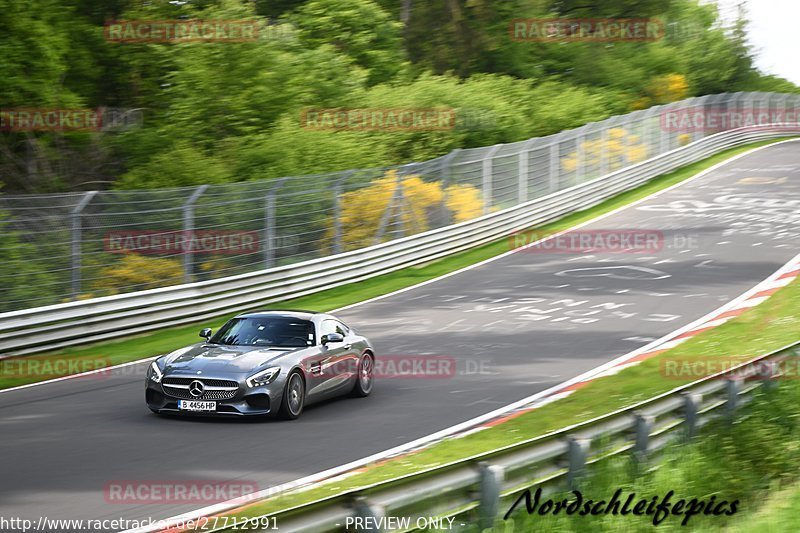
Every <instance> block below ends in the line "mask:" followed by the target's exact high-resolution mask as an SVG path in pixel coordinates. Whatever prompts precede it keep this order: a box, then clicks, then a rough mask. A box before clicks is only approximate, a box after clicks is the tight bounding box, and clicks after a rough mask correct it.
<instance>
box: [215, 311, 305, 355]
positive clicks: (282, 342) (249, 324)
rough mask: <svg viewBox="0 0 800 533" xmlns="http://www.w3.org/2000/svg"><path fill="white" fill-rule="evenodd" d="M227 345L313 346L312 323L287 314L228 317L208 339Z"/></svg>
mask: <svg viewBox="0 0 800 533" xmlns="http://www.w3.org/2000/svg"><path fill="white" fill-rule="evenodd" d="M209 342H211V343H213V344H225V345H228V346H277V347H284V348H300V347H303V346H313V345H314V342H315V340H314V324H313V323H312V322H311V321H309V320H300V319H297V318H291V317H249V318H234V319H232V320H229V321H228V322H227V323H226V324H225V325H224V326H222V329H220V330H219V331H218V332H217V333H216V334H215V335H214V336H213V337H212V338H211V340H210V341H209Z"/></svg>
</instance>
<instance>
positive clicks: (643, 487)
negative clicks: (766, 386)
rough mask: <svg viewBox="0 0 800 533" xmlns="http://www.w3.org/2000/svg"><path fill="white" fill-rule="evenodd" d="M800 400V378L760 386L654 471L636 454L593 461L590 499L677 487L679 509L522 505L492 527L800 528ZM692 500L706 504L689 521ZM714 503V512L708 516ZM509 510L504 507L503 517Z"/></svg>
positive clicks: (640, 495)
mask: <svg viewBox="0 0 800 533" xmlns="http://www.w3.org/2000/svg"><path fill="white" fill-rule="evenodd" d="M799 400H800V383H799V382H798V381H797V380H794V379H792V380H785V381H782V382H781V383H780V386H779V387H778V388H777V389H774V390H771V391H767V390H761V391H759V392H758V393H757V394H756V396H755V401H754V402H753V403H752V404H750V405H748V406H747V407H745V408H744V409H743V410H742V412H741V413H739V417H738V418H737V419H736V420H735V421H734V422H733V423H730V422H728V421H726V420H718V421H716V422H714V423H712V424H709V425H708V426H705V427H704V428H702V429H701V430H700V433H699V435H698V436H697V437H696V438H695V439H693V440H692V441H691V442H688V443H684V444H678V445H675V446H671V447H670V448H669V449H667V450H666V452H665V454H664V456H663V457H661V460H660V461H658V462H657V463H654V465H652V467H651V468H649V469H648V468H641V467H639V468H637V465H635V463H634V462H633V461H632V459H631V457H630V456H625V457H622V456H621V457H619V458H615V459H614V460H610V461H606V462H603V463H600V464H597V465H595V467H593V469H592V470H591V471H590V474H589V476H588V477H587V479H585V480H584V481H583V482H582V483H581V485H580V487H579V488H580V492H581V495H582V496H583V498H584V502H585V501H586V500H587V499H592V500H594V501H595V502H598V501H600V500H606V501H608V500H609V499H610V498H611V496H612V495H613V494H614V493H615V491H617V490H621V491H622V497H621V500H622V501H623V502H624V501H625V499H626V498H627V495H628V494H631V493H634V494H635V495H636V496H635V500H634V502H636V501H639V500H640V499H644V500H652V498H653V497H654V496H658V497H659V501H661V500H662V499H663V498H664V496H665V495H666V494H668V493H669V492H670V491H672V492H673V493H674V494H673V496H671V498H670V503H671V504H672V505H673V506H674V505H675V504H676V503H677V502H678V501H679V500H685V502H686V504H687V505H684V506H682V509H678V510H677V511H675V514H668V515H666V516H664V515H663V514H662V515H660V516H658V517H656V515H655V513H653V514H651V515H646V514H645V515H643V516H635V515H633V514H627V515H626V516H622V515H616V516H615V515H614V514H613V512H612V513H611V514H605V513H599V514H598V515H595V516H592V515H586V516H578V515H575V514H573V515H570V516H567V515H566V513H564V512H562V513H560V514H559V515H557V516H554V515H552V514H546V515H545V516H541V515H539V514H538V512H537V513H535V514H533V515H530V516H529V515H528V514H527V512H526V511H525V506H524V505H522V506H521V508H519V510H518V511H517V512H515V513H513V514H512V515H511V516H510V517H509V519H508V521H506V522H503V521H502V520H499V521H498V522H497V523H496V526H495V528H494V530H495V531H503V532H505V533H511V532H515V531H526V532H527V531H555V532H572V531H575V532H577V531H593V532H594V531H597V532H605V531H608V532H612V531H613V532H616V531H631V532H638V531H653V529H654V525H655V524H654V520H657V521H659V523H658V526H657V529H658V531H678V530H681V531H687V530H690V531H703V532H705V531H709V532H710V531H728V532H737V533H738V532H741V533H744V532H748V533H749V532H753V531H763V532H778V531H786V532H789V531H798V530H800V513H798V511H797V508H798V505H800V470H798V469H797V463H798V459H800V424H798V419H799V418H800V402H799ZM550 498H552V499H553V500H554V501H560V500H563V499H568V500H569V501H574V500H575V496H574V495H573V494H571V493H570V494H559V495H552V496H546V497H544V498H542V502H544V501H545V500H546V499H550ZM692 499H695V500H696V503H694V504H692V507H694V509H695V511H697V510H699V508H700V505H701V504H702V503H704V504H705V505H703V507H702V512H701V513H700V514H695V515H693V516H689V517H688V518H687V517H686V511H685V509H686V508H687V507H688V503H689V502H691V500H692ZM737 500H738V501H737ZM734 501H737V504H736V511H735V512H734V513H733V514H731V515H726V514H720V515H716V516H715V515H714V511H715V510H716V511H718V512H719V513H725V512H730V511H731V510H732V508H731V506H730V504H731V503H732V502H734ZM723 502H727V503H725V504H723ZM709 504H712V510H711V511H709V514H706V513H705V511H706V510H707V509H708V505H709ZM719 505H722V507H718V506H719ZM631 507H632V506H631ZM506 510H507V509H502V510H501V514H504V513H505V512H506ZM599 510H600V509H598V511H599ZM537 511H538V510H537ZM669 511H670V512H672V511H673V509H669ZM678 513H681V514H678ZM662 520H663V521H662ZM684 520H685V521H686V525H683V521H684Z"/></svg>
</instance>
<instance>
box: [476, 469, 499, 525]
mask: <svg viewBox="0 0 800 533" xmlns="http://www.w3.org/2000/svg"><path fill="white" fill-rule="evenodd" d="M478 470H479V472H480V475H481V480H480V488H481V494H480V505H479V506H478V516H479V521H480V529H481V531H482V530H484V529H488V528H491V527H492V526H493V525H494V521H495V519H496V518H497V512H498V510H499V508H500V490H501V489H502V485H503V477H504V475H505V472H504V470H503V467H502V466H497V465H490V464H488V463H485V462H480V463H478Z"/></svg>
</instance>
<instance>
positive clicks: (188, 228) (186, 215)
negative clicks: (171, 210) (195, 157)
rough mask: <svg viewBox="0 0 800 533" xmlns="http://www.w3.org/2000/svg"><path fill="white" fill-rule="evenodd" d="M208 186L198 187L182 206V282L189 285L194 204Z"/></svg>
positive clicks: (192, 250)
mask: <svg viewBox="0 0 800 533" xmlns="http://www.w3.org/2000/svg"><path fill="white" fill-rule="evenodd" d="M206 189H208V185H200V186H199V187H198V188H196V189H195V190H194V192H193V193H192V194H191V195H190V196H189V198H188V199H187V200H186V202H184V204H183V243H184V248H183V282H184V283H191V282H192V277H193V275H194V248H193V244H192V243H193V241H194V235H193V233H194V204H195V202H197V199H198V198H200V195H201V194H203V193H204V192H205V190H206Z"/></svg>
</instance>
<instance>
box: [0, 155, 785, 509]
mask: <svg viewBox="0 0 800 533" xmlns="http://www.w3.org/2000/svg"><path fill="white" fill-rule="evenodd" d="M799 222H800V143H797V142H791V143H785V144H781V145H778V146H773V147H770V148H766V149H764V150H761V151H759V152H757V153H755V154H752V155H749V156H746V157H744V158H740V159H738V160H736V161H734V162H732V163H730V164H727V165H725V166H723V167H721V168H719V169H717V170H715V171H713V172H711V173H710V174H707V175H706V176H704V177H702V178H699V179H696V180H693V181H691V182H688V183H686V184H684V185H681V186H679V187H677V188H673V189H671V190H668V191H665V192H663V193H661V194H659V195H658V196H656V197H652V198H649V199H648V200H646V201H645V202H642V203H639V204H637V205H635V206H631V207H628V208H625V209H624V210H621V211H618V212H616V213H615V214H613V215H611V216H609V217H606V218H604V219H602V220H599V221H597V222H595V223H593V224H591V225H589V226H586V227H584V228H582V230H581V231H586V230H590V229H592V230H597V229H604V230H655V231H660V232H663V241H662V242H661V244H660V245H659V247H661V249H660V250H655V251H652V252H647V253H583V254H581V253H552V252H551V253H546V252H544V251H541V250H540V251H538V252H532V251H523V252H518V253H514V254H510V255H507V256H505V257H503V258H501V259H498V260H496V261H492V262H489V263H486V264H484V265H481V266H479V267H476V268H473V269H470V270H467V271H465V272H463V273H460V274H458V275H455V276H450V277H446V278H444V279H442V280H440V281H437V282H435V283H430V284H427V285H423V286H421V287H418V288H415V289H413V290H409V291H404V292H401V293H398V294H395V295H392V296H389V297H387V298H383V299H379V300H376V301H373V302H370V303H367V304H364V305H359V306H355V307H352V308H350V309H347V310H345V311H342V312H341V313H339V315H340V316H341V317H342V318H343V319H344V320H345V321H346V322H348V323H350V324H352V325H353V326H354V327H356V328H357V329H358V330H359V331H360V332H361V333H364V334H366V335H368V336H370V337H371V338H372V339H373V341H374V343H375V345H376V347H377V349H378V353H379V356H380V355H396V356H399V357H407V356H446V357H452V358H454V359H455V361H456V371H455V372H452V373H447V374H446V375H440V376H434V377H428V378H426V379H420V378H394V379H389V378H383V379H378V381H377V383H376V389H375V391H374V394H373V396H372V397H370V398H368V399H343V400H339V401H334V402H331V403H327V404H323V405H320V406H315V407H311V408H309V409H307V411H306V412H305V414H304V415H303V417H302V418H301V419H300V420H298V421H294V422H271V421H266V422H261V421H256V422H252V421H239V420H221V421H217V420H210V421H209V420H203V419H172V418H160V417H157V416H155V415H153V414H151V413H150V411H148V409H147V408H146V406H145V405H144V401H143V399H144V398H143V396H144V394H143V393H144V385H143V375H144V369H145V365H142V364H138V365H134V366H131V367H127V368H124V369H121V370H119V371H116V372H114V373H113V374H112V375H101V376H99V377H95V378H82V379H72V380H66V381H62V382H58V383H53V384H47V385H42V386H35V387H31V388H27V389H23V390H18V391H11V392H7V393H2V394H0V435H2V438H1V439H0V467H1V469H0V471H1V472H2V483H0V515H1V516H5V517H24V518H31V519H37V518H38V517H39V516H42V515H44V516H47V517H49V518H109V519H112V518H119V517H127V518H138V519H141V518H146V517H153V518H166V517H168V516H172V515H175V514H178V513H180V512H184V511H187V510H190V509H193V508H199V507H203V506H205V505H208V504H209V503H210V502H207V503H197V504H191V505H186V504H184V505H164V504H135V505H132V504H108V503H106V501H105V499H104V487H105V486H106V485H107V484H109V483H111V482H115V481H117V482H125V481H140V480H173V481H174V480H231V479H237V480H246V481H251V482H254V483H257V484H258V487H259V488H261V489H265V488H268V487H271V486H275V485H278V484H280V483H284V482H287V481H291V480H293V479H297V478H299V477H302V476H305V475H308V474H312V473H315V472H318V471H321V470H325V469H328V468H331V467H334V466H338V465H341V464H344V463H346V462H349V461H353V460H356V459H358V458H361V457H364V456H366V455H369V454H373V453H376V452H379V451H382V450H385V449H388V448H391V447H393V446H397V445H400V444H403V443H405V442H408V441H411V440H413V439H417V438H419V437H422V436H424V435H427V434H430V433H432V432H434V431H437V430H441V429H444V428H446V427H449V426H451V425H454V424H457V423H459V422H462V421H465V420H467V419H470V418H472V417H475V416H478V415H481V414H484V413H486V412H488V411H491V410H494V409H496V408H499V407H501V406H503V405H506V404H508V403H511V402H513V401H515V400H518V399H520V398H523V397H526V396H529V395H531V394H534V393H536V392H537V391H541V390H544V389H546V388H549V387H551V386H554V385H556V384H558V383H560V382H563V381H565V380H567V379H569V378H572V377H574V376H577V375H578V374H581V373H583V372H585V371H587V370H590V369H592V368H594V367H596V366H598V365H600V364H602V363H605V362H607V361H609V360H611V359H613V358H615V357H617V356H619V355H622V354H624V353H627V352H629V351H631V350H634V349H636V348H639V347H641V346H643V345H644V344H647V343H648V342H650V341H652V340H654V339H656V338H658V337H661V336H662V335H665V334H667V333H669V332H671V331H673V330H675V329H678V328H680V327H681V326H684V325H686V324H688V323H690V322H692V321H694V320H696V319H697V318H699V317H701V316H703V315H705V314H707V313H709V312H711V311H713V310H714V309H716V308H717V307H719V306H721V305H722V304H724V303H726V302H728V301H730V300H731V299H733V298H734V297H736V296H738V295H739V294H741V293H742V292H744V291H745V290H747V289H749V288H751V287H752V286H754V285H755V284H756V283H758V282H759V281H761V280H762V279H764V278H765V277H767V276H768V275H769V274H771V273H772V272H774V271H775V270H776V269H778V268H779V267H780V266H782V265H783V264H784V263H785V262H787V261H788V260H789V259H791V258H792V257H793V256H794V255H795V254H797V252H798V250H799V249H800V224H799ZM175 348H178V346H176V347H175ZM654 379H658V376H654Z"/></svg>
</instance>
